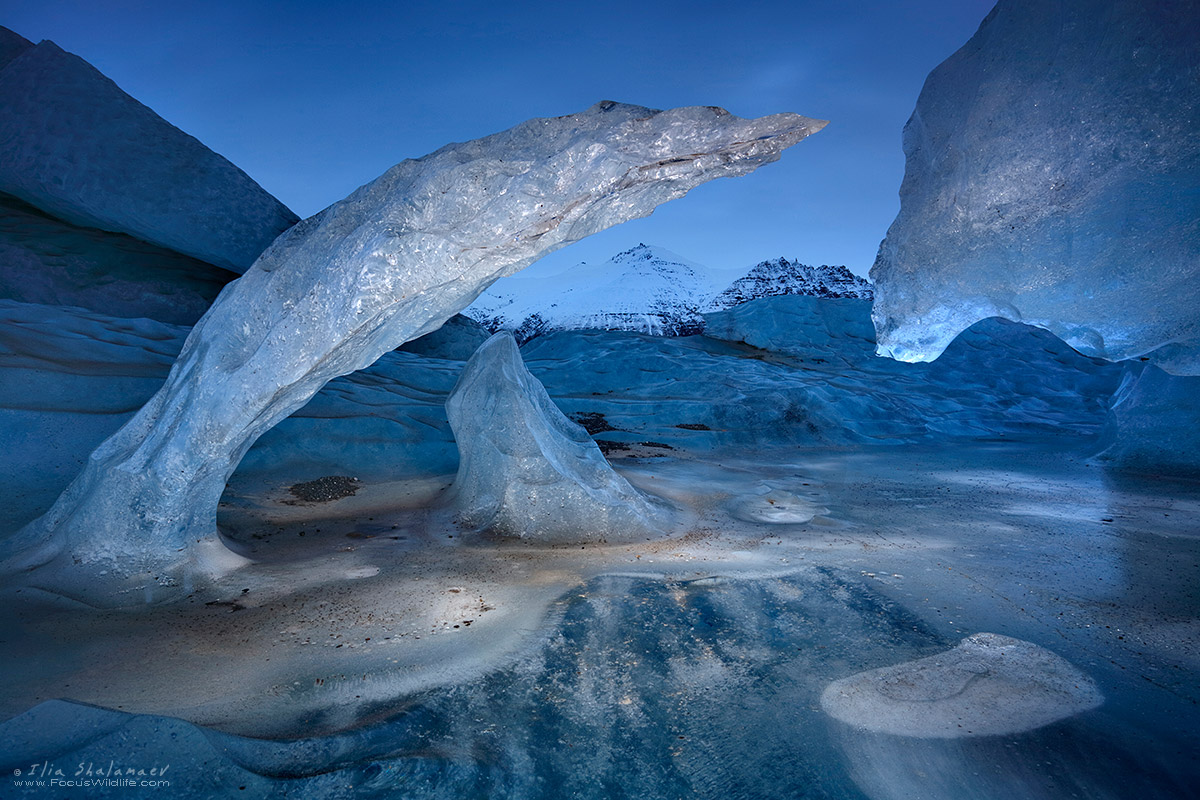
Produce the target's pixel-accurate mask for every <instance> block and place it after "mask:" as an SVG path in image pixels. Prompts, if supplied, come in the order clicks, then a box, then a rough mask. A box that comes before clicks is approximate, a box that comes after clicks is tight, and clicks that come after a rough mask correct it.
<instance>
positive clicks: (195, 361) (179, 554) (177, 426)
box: [7, 102, 824, 602]
mask: <svg viewBox="0 0 1200 800" xmlns="http://www.w3.org/2000/svg"><path fill="white" fill-rule="evenodd" d="M823 126H824V123H823V122H820V121H815V120H811V119H808V118H806V117H801V116H798V115H795V114H777V115H774V116H770V117H763V118H760V119H756V120H743V119H739V118H738V117H735V116H733V115H732V114H729V113H728V112H727V111H724V110H723V109H718V108H711V107H705V108H683V109H674V110H670V111H654V110H651V109H647V108H642V107H639V106H630V105H622V104H618V103H611V102H603V103H599V104H597V105H596V106H593V107H592V108H590V109H588V110H587V111H585V112H583V113H580V114H573V115H570V116H565V117H558V118H554V119H535V120H530V121H528V122H525V123H522V124H521V125H518V126H516V127H515V128H513V129H511V130H508V131H504V132H502V133H498V134H494V135H492V136H488V137H484V138H482V139H478V140H475V141H471V142H466V143H463V144H452V145H448V146H447V147H444V148H442V149H441V150H438V151H437V152H435V153H433V154H431V155H429V156H426V157H424V158H421V159H417V160H409V161H404V162H402V163H400V164H398V165H396V166H395V167H393V168H392V169H390V170H389V171H388V172H386V173H385V174H384V175H383V176H381V177H380V178H379V179H377V180H376V181H374V182H372V183H370V184H368V185H366V186H363V187H361V188H360V189H358V190H357V191H356V192H354V193H353V194H352V195H350V197H348V198H346V199H345V200H343V201H342V202H340V203H337V204H335V205H333V206H330V207H329V208H327V209H326V210H325V211H323V212H321V213H320V214H317V215H316V216H314V217H311V218H309V219H307V220H305V221H304V222H302V223H300V224H298V225H296V226H294V227H293V228H291V229H290V230H289V231H287V232H286V233H285V234H284V235H283V236H281V237H279V238H278V239H277V240H276V241H275V242H274V244H273V245H272V246H271V247H270V248H269V249H268V250H267V251H266V252H265V253H264V254H263V255H262V256H261V257H260V258H259V259H258V261H257V262H255V264H254V266H253V267H252V268H251V269H250V270H248V271H247V272H246V274H245V275H243V276H242V278H241V279H239V280H237V281H235V282H234V283H232V284H230V285H229V286H228V287H227V288H226V290H225V291H223V292H222V293H221V295H220V296H219V297H218V298H217V300H216V302H215V303H214V304H213V306H212V308H210V309H209V311H208V313H206V314H205V316H204V317H203V318H202V319H201V320H200V321H199V322H198V323H197V324H196V326H195V327H194V328H193V329H192V332H191V334H190V335H189V336H188V339H187V341H186V342H185V343H184V346H183V350H182V352H181V353H180V355H179V358H178V360H177V361H176V362H175V365H174V366H173V367H172V369H171V374H170V375H169V376H168V378H167V381H166V383H165V385H164V386H163V388H162V389H161V390H160V391H159V392H158V393H157V394H156V395H155V396H154V397H153V398H151V400H150V401H149V402H148V403H147V404H146V405H145V406H144V407H143V408H142V409H141V411H139V412H138V414H137V415H136V416H135V417H134V418H133V419H132V420H130V422H129V423H127V424H126V425H125V426H124V427H123V428H122V429H121V430H120V431H118V432H117V433H116V434H115V435H114V436H112V437H111V438H110V439H108V440H107V441H105V442H104V443H103V444H102V445H101V446H100V447H99V448H97V450H96V451H95V452H94V453H93V454H92V456H91V458H90V459H89V461H88V463H87V466H86V467H85V468H84V471H83V472H82V473H81V474H80V476H79V477H78V478H77V479H76V480H75V481H74V482H73V483H72V485H71V486H70V487H69V488H68V489H67V491H66V492H64V494H63V495H62V497H61V498H60V499H59V501H58V502H57V503H56V504H55V506H54V507H53V508H52V509H51V510H50V511H49V512H48V513H47V514H46V515H44V516H43V517H42V518H41V519H40V520H38V521H36V522H35V523H32V524H30V525H29V526H27V527H26V528H25V529H24V530H23V531H22V532H21V534H19V538H18V541H17V543H16V546H17V547H20V548H21V549H22V550H23V552H21V553H19V554H18V555H16V556H15V557H11V558H10V559H9V560H8V562H7V564H8V568H9V569H13V568H20V569H30V568H34V567H36V566H38V565H42V564H46V563H48V562H50V561H52V560H54V559H58V560H57V561H56V562H55V564H54V566H53V567H51V568H49V569H46V570H42V571H41V572H40V573H39V577H38V578H37V580H39V581H40V585H42V586H45V587H50V586H66V585H69V586H70V587H71V588H72V590H73V591H83V592H93V593H94V594H95V595H96V598H97V599H98V600H101V601H102V602H128V601H127V600H123V599H121V598H119V597H118V593H123V592H130V593H131V594H129V595H127V596H128V597H133V596H134V594H137V595H138V597H139V599H140V597H141V593H142V592H145V593H146V594H147V596H149V595H153V594H154V593H155V592H156V591H158V589H157V587H168V588H166V591H167V592H168V593H172V592H176V591H178V590H179V588H185V587H186V586H187V585H188V582H189V581H190V580H192V576H193V574H199V575H207V574H209V573H211V572H221V571H223V570H226V569H227V568H228V567H229V564H228V563H227V562H226V561H225V560H224V559H217V560H216V561H215V562H213V563H212V564H209V563H207V562H205V560H204V558H202V557H201V554H203V553H207V554H216V553H219V552H220V549H221V545H220V542H219V540H218V537H217V532H216V509H217V504H218V501H219V499H220V496H221V493H222V492H223V491H224V488H225V484H226V481H227V480H228V479H229V477H230V475H231V474H232V473H233V471H234V469H235V468H236V466H237V464H238V462H239V461H240V460H241V458H242V456H243V455H244V454H245V453H246V451H247V450H248V449H249V448H250V446H251V445H252V444H253V443H254V441H255V440H256V439H257V438H258V437H259V436H261V435H262V434H263V433H264V432H265V431H267V430H269V429H270V428H271V427H273V426H274V425H275V424H276V423H278V422H279V421H280V420H282V419H284V418H285V417H287V416H288V415H289V414H291V413H292V412H293V411H295V410H296V409H297V408H299V407H300V406H302V405H304V403H305V402H307V401H308V399H309V398H310V397H312V396H313V395H314V394H315V393H316V392H317V391H318V390H319V389H320V388H321V387H322V386H323V385H324V384H325V383H326V382H328V381H329V380H331V379H333V378H335V377H337V376H339V375H344V374H347V373H350V372H353V371H355V370H359V369H362V368H364V367H366V366H368V365H370V364H371V363H373V362H374V361H375V360H376V359H377V358H379V356H380V355H382V354H383V353H386V352H388V351H390V350H393V349H395V348H396V347H398V346H399V345H400V344H402V343H404V342H406V341H408V340H410V339H413V338H416V337H417V336H420V335H423V334H425V333H429V332H430V331H433V330H435V329H437V328H439V327H440V326H441V325H442V324H443V323H444V322H445V320H447V319H448V318H449V317H451V316H453V315H454V314H455V313H456V312H458V311H459V310H461V309H462V308H464V307H466V306H467V305H468V304H469V303H470V302H471V301H472V300H474V299H475V298H476V297H477V296H478V295H479V293H480V292H482V291H483V290H484V289H485V288H487V286H488V285H489V284H490V283H492V282H493V281H495V280H496V279H498V278H499V277H501V276H502V275H506V274H511V273H513V272H516V271H518V270H520V269H523V268H524V267H526V266H528V265H529V264H531V263H533V262H534V261H536V260H537V259H538V258H540V257H541V256H543V255H545V254H546V253H548V252H550V251H552V250H555V249H557V248H559V247H563V246H565V245H567V244H569V243H571V242H573V241H576V240H578V239H580V238H583V237H584V236H587V235H589V234H592V233H595V232H597V231H599V230H603V229H604V228H607V227H610V226H612V225H616V224H618V223H620V222H623V221H625V220H628V219H633V218H636V217H640V216H645V215H647V214H649V213H651V211H653V209H654V208H655V207H656V206H658V205H659V204H661V203H663V202H666V201H668V200H671V199H673V198H676V197H680V196H682V195H683V194H685V193H686V192H687V191H689V190H690V189H692V188H694V187H695V186H697V185H699V184H701V183H704V182H706V181H708V180H711V179H713V178H718V177H727V176H736V175H743V174H746V173H748V172H751V171H753V170H754V169H756V168H757V167H759V166H761V165H762V164H764V163H768V162H771V161H774V160H776V159H778V158H779V156H780V154H781V152H782V150H783V149H784V148H786V147H788V146H790V145H792V144H795V143H796V142H798V141H800V140H801V139H803V138H805V137H806V136H808V135H809V134H810V133H812V132H814V131H817V130H820V128H821V127H823ZM314 477H315V476H314ZM68 553H69V555H67V554H68ZM60 556H62V557H61V558H60ZM78 572H83V573H89V574H92V575H95V574H99V573H102V572H103V573H106V577H105V579H104V580H103V581H100V582H99V583H96V582H94V581H92V582H89V581H81V580H79V579H78V578H77V577H73V578H68V577H65V576H68V575H73V574H76V573H78ZM118 585H120V586H122V587H123V588H121V589H119V590H118V589H116V588H114V587H116V586H118ZM102 598H103V599H102Z"/></svg>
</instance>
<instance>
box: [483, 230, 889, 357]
mask: <svg viewBox="0 0 1200 800" xmlns="http://www.w3.org/2000/svg"><path fill="white" fill-rule="evenodd" d="M782 294H802V295H811V296H815V297H857V298H861V299H867V300H869V299H871V296H872V294H871V284H870V283H869V282H867V281H866V280H864V279H863V278H860V277H858V276H856V275H854V274H853V273H851V272H850V271H849V270H847V269H846V268H845V267H828V266H820V267H810V266H808V265H806V264H801V263H800V262H798V261H790V260H788V259H786V258H779V259H775V260H773V261H763V262H761V263H759V264H756V265H755V266H753V267H751V268H750V269H749V270H747V269H744V268H736V267H735V268H723V269H721V268H713V267H706V266H703V265H701V264H696V263H694V262H691V261H688V260H686V259H684V258H682V257H680V256H678V255H676V254H675V253H672V252H671V251H669V250H665V249H663V248H661V247H655V246H653V245H646V244H639V245H638V246H636V247H633V248H630V249H629V250H626V251H624V252H622V253H618V254H617V255H615V256H613V257H612V258H611V259H609V260H608V261H606V262H604V263H603V264H586V263H584V264H578V265H576V266H575V267H572V268H571V269H568V270H565V271H563V272H559V273H556V274H553V275H538V274H536V273H532V272H527V273H518V274H516V275H514V276H512V277H510V278H506V279H505V280H503V281H499V282H497V283H495V284H493V285H492V287H491V288H490V289H488V290H487V291H486V292H484V293H483V294H482V295H481V296H480V297H479V299H478V300H476V301H475V302H474V303H473V304H471V305H470V306H469V307H468V308H467V309H466V310H465V311H464V312H463V313H464V314H465V315H466V316H468V317H471V318H472V319H474V320H476V321H477V322H479V323H480V324H482V325H483V326H484V327H485V328H488V329H490V330H492V331H498V330H509V331H512V332H513V333H514V334H515V335H516V337H517V339H518V341H522V342H524V341H528V340H529V339H532V338H533V337H535V336H537V335H538V334H540V333H546V332H549V331H559V330H581V329H588V328H598V329H601V330H632V331H640V332H643V333H650V334H655V335H660V336H679V335H687V334H691V333H698V332H700V331H701V330H703V328H704V318H703V315H704V314H706V313H709V312H712V311H722V310H724V309H727V308H732V307H733V306H736V305H738V304H740V303H744V302H747V301H748V300H754V299H756V298H759V297H771V296H775V295H782Z"/></svg>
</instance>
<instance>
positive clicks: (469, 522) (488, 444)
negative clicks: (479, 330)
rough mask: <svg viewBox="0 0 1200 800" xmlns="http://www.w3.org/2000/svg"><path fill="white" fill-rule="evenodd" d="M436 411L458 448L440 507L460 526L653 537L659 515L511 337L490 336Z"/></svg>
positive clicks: (554, 538)
mask: <svg viewBox="0 0 1200 800" xmlns="http://www.w3.org/2000/svg"><path fill="white" fill-rule="evenodd" d="M446 414H447V416H448V417H449V418H450V427H451V428H452V429H453V430H454V439H455V441H456V442H458V452H459V465H458V475H457V477H456V478H455V480H454V485H453V486H452V487H451V488H450V490H449V502H450V504H451V505H452V506H453V507H454V509H455V510H456V513H457V516H458V519H459V521H460V523H461V524H463V525H465V526H467V527H469V528H472V529H474V530H479V531H484V532H487V533H489V534H492V535H497V536H511V537H517V538H520V539H525V540H529V541H536V542H553V543H569V542H587V541H602V540H604V541H628V540H632V539H642V538H645V537H647V536H655V535H662V530H661V525H662V514H663V510H662V509H660V508H657V507H656V506H655V505H653V504H652V503H651V502H650V501H649V500H648V499H647V498H646V497H645V496H643V495H642V494H641V493H640V492H638V491H637V490H636V489H634V488H633V487H632V486H630V485H629V482H628V481H626V480H625V479H624V478H622V477H621V476H620V475H618V474H617V473H616V472H614V471H613V468H612V467H611V466H609V464H608V461H607V460H605V458H604V456H603V455H602V454H601V453H600V448H599V447H597V446H596V443H595V442H594V441H592V437H591V436H589V435H588V432H587V431H586V430H584V429H583V428H582V427H580V426H579V425H576V424H575V423H574V422H572V421H571V420H569V419H567V418H566V417H565V416H563V413H562V412H561V411H559V410H558V408H557V407H556V406H555V405H554V401H553V400H551V399H550V395H548V394H547V393H546V389H545V387H543V386H542V384H540V383H539V382H538V380H537V378H535V377H533V376H532V375H530V374H529V370H527V369H526V368H525V363H524V362H523V361H522V360H521V351H520V350H519V349H517V342H516V340H515V339H514V338H513V337H512V334H510V333H507V332H503V331H502V332H500V333H497V334H496V335H495V336H493V337H492V338H490V339H488V340H487V341H486V342H484V343H483V345H482V346H481V347H480V348H479V350H477V351H476V353H475V355H473V356H471V360H470V361H468V362H467V365H466V367H465V368H464V369H463V373H462V377H460V378H459V380H458V384H457V385H456V386H455V387H454V391H453V392H451V393H450V397H449V399H448V400H447V401H446Z"/></svg>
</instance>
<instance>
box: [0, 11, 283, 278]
mask: <svg viewBox="0 0 1200 800" xmlns="http://www.w3.org/2000/svg"><path fill="white" fill-rule="evenodd" d="M3 33H4V34H6V36H5V37H3V39H2V40H0V64H2V62H3V60H4V57H5V56H7V55H11V54H12V52H14V51H17V50H20V48H19V47H18V46H17V45H19V44H20V43H19V42H17V43H15V44H14V40H12V39H11V37H12V36H15V34H12V32H11V31H4V32H3ZM17 38H18V39H20V37H17ZM22 41H23V40H22ZM26 45H28V43H27V42H26ZM0 108H3V109H4V114H3V115H0V191H4V192H8V193H9V194H12V195H15V196H17V197H19V198H21V199H22V200H24V201H26V202H27V203H30V204H32V205H34V206H37V207H38V208H40V209H42V210H43V211H47V212H49V213H51V214H53V215H54V216H56V217H58V218H59V219H63V220H66V221H67V222H70V223H73V224H75V225H83V226H87V227H93V228H101V229H103V230H107V231H116V232H119V233H127V234H129V235H130V236H133V237H135V238H138V239H142V240H144V241H147V242H153V243H155V244H158V245H162V246H164V247H167V248H170V249H172V250H176V251H178V252H180V253H184V254H186V255H190V256H193V257H195V258H198V259H200V260H202V261H207V262H209V263H211V264H215V265H217V266H219V267H224V268H226V269H230V270H234V271H236V272H243V271H244V270H245V269H246V268H247V267H249V266H250V264H251V263H253V262H254V259H255V258H257V257H258V255H259V254H260V253H261V252H262V251H263V250H264V249H266V247H267V245H269V244H270V243H271V241H272V240H273V239H274V238H275V237H276V236H278V235H279V234H280V233H281V232H282V231H284V230H286V229H287V228H288V227H290V226H291V225H292V224H293V223H294V222H295V221H296V216H295V214H293V213H292V212H291V211H289V210H288V209H287V208H286V207H285V206H284V205H283V204H281V203H280V202H279V201H278V200H276V199H275V198H274V197H272V196H271V195H269V194H268V193H267V192H265V191H264V190H263V189H262V187H260V186H259V185H258V184H257V183H255V182H254V181H253V180H252V179H251V178H250V176H248V175H246V173H244V172H242V171H241V170H240V169H238V168H237V167H235V166H234V165H233V164H231V163H230V162H229V161H227V160H226V159H224V158H222V157H221V156H219V155H217V154H216V153H214V152H212V151H211V150H209V149H208V148H207V147H205V146H204V145H203V144H201V143H200V142H199V141H198V140H196V139H195V138H193V137H191V136H189V135H188V134H186V133H184V132H183V131H181V130H179V129H178V128H176V127H174V126H173V125H171V124H170V123H168V122H167V121H166V120H164V119H163V118H162V117H160V116H158V114H156V113H154V112H153V111H152V110H150V109H149V108H147V107H146V106H144V105H142V104H141V103H139V102H138V101H136V100H134V99H133V98H132V97H130V96H129V95H127V94H126V93H125V92H123V91H122V90H121V89H120V87H118V86H117V85H116V84H115V83H113V82H112V81H111V80H109V79H108V78H106V77H105V76H104V75H102V74H101V73H100V72H98V71H97V70H96V69H95V68H93V67H92V66H91V65H90V64H88V63H87V62H86V61H84V60H83V59H81V58H79V57H78V56H75V55H72V54H71V53H67V52H64V51H63V50H62V49H60V48H59V47H58V46H57V45H55V44H54V43H53V42H49V41H44V42H42V43H40V44H38V45H33V46H27V47H25V48H24V49H23V50H20V52H19V54H18V55H16V57H14V58H12V59H11V60H10V61H9V62H8V63H7V64H6V65H3V66H2V67H0Z"/></svg>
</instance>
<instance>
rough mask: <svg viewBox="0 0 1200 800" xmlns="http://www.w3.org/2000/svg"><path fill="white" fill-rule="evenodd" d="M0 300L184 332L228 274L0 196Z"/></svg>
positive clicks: (135, 240) (209, 302)
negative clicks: (154, 323)
mask: <svg viewBox="0 0 1200 800" xmlns="http://www.w3.org/2000/svg"><path fill="white" fill-rule="evenodd" d="M0 264H2V265H3V269H0V297H3V298H8V299H11V300H19V301H21V302H25V303H40V304H45V305H59V306H76V307H81V308H87V309H90V310H92V311H98V312H101V313H104V314H112V315H114V316H119V317H128V318H137V317H148V318H150V319H155V320H159V321H160V322H170V323H175V324H179V325H191V324H194V323H195V322H196V320H198V319H200V317H201V316H202V315H203V314H204V312H205V311H207V310H208V307H209V306H210V305H212V301H213V300H214V299H215V298H216V296H217V294H218V293H219V292H220V291H221V288H222V287H223V286H224V285H225V284H227V283H229V282H230V281H231V280H233V279H234V278H236V277H237V274H236V273H234V272H230V271H229V270H225V269H222V268H220V267H215V266H213V265H211V264H208V263H206V262H204V261H199V260H197V259H195V258H191V257H189V256H185V255H182V254H181V253H177V252H175V251H173V250H167V249H166V248H163V247H159V246H158V245H153V244H149V243H147V242H143V241H140V240H138V239H134V238H133V237H131V236H128V235H125V234H120V233H109V232H108V231H101V230H97V229H95V228H81V227H79V226H76V225H71V224H70V223H67V222H63V221H61V220H58V219H55V218H54V217H51V216H49V215H48V214H46V213H44V212H42V211H39V210H38V209H36V208H34V207H33V206H30V205H28V204H27V203H24V202H22V201H20V200H18V199H17V198H15V197H13V196H11V195H6V194H3V193H0Z"/></svg>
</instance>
